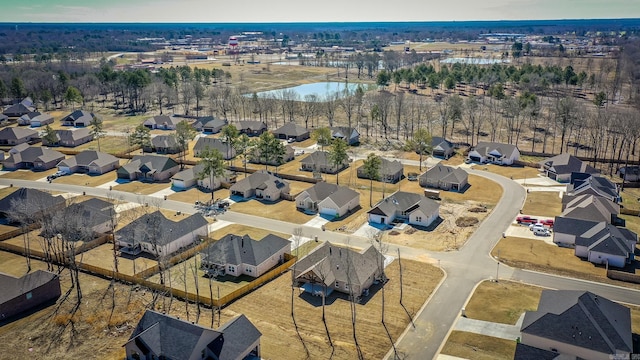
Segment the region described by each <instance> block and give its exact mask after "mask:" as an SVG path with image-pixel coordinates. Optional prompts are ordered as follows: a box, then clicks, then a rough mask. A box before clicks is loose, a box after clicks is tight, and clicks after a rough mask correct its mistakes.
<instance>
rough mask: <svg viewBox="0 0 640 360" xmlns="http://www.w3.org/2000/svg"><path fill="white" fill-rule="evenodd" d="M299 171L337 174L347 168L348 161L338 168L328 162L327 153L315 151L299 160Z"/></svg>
mask: <svg viewBox="0 0 640 360" xmlns="http://www.w3.org/2000/svg"><path fill="white" fill-rule="evenodd" d="M300 166H301V168H300V170H303V171H313V172H323V173H326V174H335V173H338V172H340V171H342V170H344V169H346V168H347V167H349V160H345V161H344V162H343V163H342V164H340V166H336V165H335V164H333V163H331V161H330V160H329V153H328V152H326V151H315V152H312V153H310V154H309V155H307V156H305V157H304V158H303V159H302V160H300Z"/></svg>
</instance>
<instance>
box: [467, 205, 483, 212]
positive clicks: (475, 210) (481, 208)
mask: <svg viewBox="0 0 640 360" xmlns="http://www.w3.org/2000/svg"><path fill="white" fill-rule="evenodd" d="M469 212H472V213H486V212H487V208H486V207H485V206H478V207H474V208H471V209H469Z"/></svg>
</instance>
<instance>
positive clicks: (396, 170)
mask: <svg viewBox="0 0 640 360" xmlns="http://www.w3.org/2000/svg"><path fill="white" fill-rule="evenodd" d="M380 160H381V163H380V178H379V179H374V180H378V181H382V182H386V183H392V184H395V183H397V182H398V181H400V180H402V178H403V177H404V166H403V165H402V163H401V162H400V161H398V160H393V161H391V160H387V159H385V158H380ZM357 174H358V177H359V178H360V179H369V176H368V175H367V172H366V170H365V167H364V165H361V166H360V167H358V170H357Z"/></svg>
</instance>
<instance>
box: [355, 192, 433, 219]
mask: <svg viewBox="0 0 640 360" xmlns="http://www.w3.org/2000/svg"><path fill="white" fill-rule="evenodd" d="M417 208H420V209H422V210H423V211H424V213H425V214H431V213H433V212H435V211H438V209H439V208H440V204H438V203H437V202H435V201H433V200H431V199H428V198H427V197H425V196H423V195H420V194H415V193H410V192H405V191H396V192H395V193H393V194H391V195H389V196H388V197H387V198H385V199H383V200H380V202H378V203H377V204H376V205H375V206H374V207H373V208H372V209H371V210H369V211H368V213H372V214H377V215H385V216H392V215H394V214H396V213H404V212H412V211H414V210H415V209H417Z"/></svg>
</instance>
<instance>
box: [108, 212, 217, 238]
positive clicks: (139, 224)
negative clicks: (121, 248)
mask: <svg viewBox="0 0 640 360" xmlns="http://www.w3.org/2000/svg"><path fill="white" fill-rule="evenodd" d="M207 224H208V222H207V220H206V219H205V218H204V217H202V215H200V214H193V215H191V216H189V217H187V218H184V219H182V220H180V221H172V220H169V219H167V218H166V217H164V215H162V213H161V212H160V211H155V212H152V213H150V214H145V215H142V216H141V217H139V218H137V219H136V220H134V221H132V222H131V223H129V224H128V225H127V226H125V227H123V228H122V229H120V230H118V231H117V232H116V236H117V237H121V238H123V239H126V240H131V239H133V242H136V243H137V242H153V241H155V242H156V244H157V245H160V246H162V245H167V244H169V243H171V242H173V241H174V240H175V239H178V238H180V237H182V236H184V235H187V234H189V233H190V232H192V231H194V230H196V229H199V228H201V227H203V226H206V225H207ZM150 237H153V238H155V240H151V239H149V238H150Z"/></svg>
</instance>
